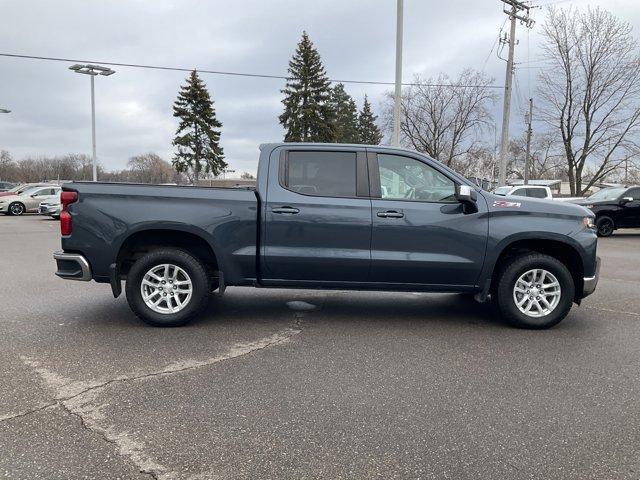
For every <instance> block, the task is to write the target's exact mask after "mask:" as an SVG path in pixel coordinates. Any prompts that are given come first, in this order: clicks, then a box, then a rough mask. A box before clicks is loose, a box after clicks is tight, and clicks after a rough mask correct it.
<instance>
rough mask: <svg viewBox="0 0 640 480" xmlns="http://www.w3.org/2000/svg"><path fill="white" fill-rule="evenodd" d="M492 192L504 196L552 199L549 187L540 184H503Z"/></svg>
mask: <svg viewBox="0 0 640 480" xmlns="http://www.w3.org/2000/svg"><path fill="white" fill-rule="evenodd" d="M493 193H494V194H496V195H503V196H505V197H531V198H544V199H547V200H553V195H552V194H551V189H550V188H549V187H543V186H541V185H505V186H504V187H498V188H496V189H495V190H494V191H493Z"/></svg>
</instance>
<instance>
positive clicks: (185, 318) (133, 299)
mask: <svg viewBox="0 0 640 480" xmlns="http://www.w3.org/2000/svg"><path fill="white" fill-rule="evenodd" d="M167 263H168V264H173V265H176V266H178V267H180V268H181V269H183V270H184V271H185V272H186V273H187V274H188V275H189V277H190V279H191V282H192V288H193V291H192V296H191V299H190V300H189V301H188V303H187V305H186V306H185V307H184V308H183V309H182V310H180V311H179V312H176V313H160V312H156V311H154V310H152V309H151V308H150V307H149V306H148V305H147V304H146V303H145V301H144V300H143V298H142V292H141V285H142V280H143V278H144V276H145V274H146V273H147V272H148V271H149V270H150V269H152V268H153V267H155V266H158V265H162V264H167ZM209 292H210V290H209V279H208V277H207V274H206V271H205V269H204V266H203V265H202V264H201V263H200V261H199V260H197V259H196V258H195V257H193V256H192V255H191V254H189V253H187V252H185V251H184V250H179V249H175V248H163V249H159V250H154V251H153V252H150V253H147V254H146V255H144V256H143V257H141V258H140V259H138V260H137V261H136V262H135V263H134V264H133V266H132V267H131V269H130V270H129V274H128V275H127V284H126V294H127V302H128V303H129V307H131V310H133V313H135V314H136V315H137V316H138V317H139V318H140V319H142V321H144V322H145V323H148V324H149V325H153V326H154V327H179V326H182V325H185V324H187V323H189V322H190V321H191V320H192V319H193V318H195V317H196V316H197V315H198V314H200V313H201V312H202V311H203V310H204V309H205V308H206V307H207V304H208V301H209Z"/></svg>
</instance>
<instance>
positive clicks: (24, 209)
mask: <svg viewBox="0 0 640 480" xmlns="http://www.w3.org/2000/svg"><path fill="white" fill-rule="evenodd" d="M61 191H62V188H60V187H58V186H57V185H49V186H46V187H43V186H38V187H32V188H28V189H26V190H24V191H23V192H22V193H20V194H18V195H8V196H6V197H0V213H4V214H5V215H22V214H23V213H28V212H37V211H38V208H39V206H40V203H42V202H44V201H48V200H56V199H57V198H58V197H59V196H60V192H61Z"/></svg>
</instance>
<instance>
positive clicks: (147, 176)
mask: <svg viewBox="0 0 640 480" xmlns="http://www.w3.org/2000/svg"><path fill="white" fill-rule="evenodd" d="M127 167H129V172H130V181H134V182H139V183H169V182H173V180H174V169H173V167H172V166H171V164H170V163H169V162H167V161H166V160H163V159H162V158H160V156H159V155H157V154H155V153H145V154H144V155H136V156H133V157H131V158H130V159H129V161H128V162H127Z"/></svg>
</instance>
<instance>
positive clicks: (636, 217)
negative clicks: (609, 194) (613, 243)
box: [620, 188, 640, 227]
mask: <svg viewBox="0 0 640 480" xmlns="http://www.w3.org/2000/svg"><path fill="white" fill-rule="evenodd" d="M622 197H623V198H631V199H632V200H631V201H628V202H627V203H625V204H624V205H622V206H621V215H620V219H621V220H622V221H621V222H620V226H625V227H640V188H630V189H629V190H627V192H626V193H625V194H623V195H622Z"/></svg>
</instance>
